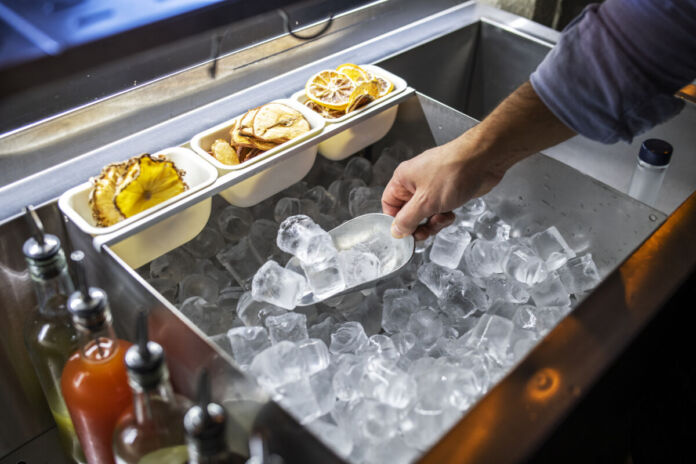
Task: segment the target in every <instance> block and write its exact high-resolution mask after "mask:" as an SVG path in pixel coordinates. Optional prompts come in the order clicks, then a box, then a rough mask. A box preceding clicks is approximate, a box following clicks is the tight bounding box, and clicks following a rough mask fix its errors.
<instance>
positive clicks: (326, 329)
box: [307, 316, 336, 345]
mask: <svg viewBox="0 0 696 464" xmlns="http://www.w3.org/2000/svg"><path fill="white" fill-rule="evenodd" d="M335 325H336V320H335V319H334V318H333V317H331V316H329V317H326V318H324V319H322V320H321V321H320V322H317V323H316V324H314V325H312V326H311V327H309V328H308V329H307V333H308V334H309V336H310V337H311V338H318V339H321V340H322V341H323V342H324V343H326V344H327V345H328V344H330V343H331V332H333V328H334V326H335Z"/></svg>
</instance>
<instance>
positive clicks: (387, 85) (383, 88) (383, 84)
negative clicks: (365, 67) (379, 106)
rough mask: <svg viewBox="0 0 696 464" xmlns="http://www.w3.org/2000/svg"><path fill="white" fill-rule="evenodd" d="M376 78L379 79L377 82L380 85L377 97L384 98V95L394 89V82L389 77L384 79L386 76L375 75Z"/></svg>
mask: <svg viewBox="0 0 696 464" xmlns="http://www.w3.org/2000/svg"><path fill="white" fill-rule="evenodd" d="M375 80H376V81H377V84H378V85H379V97H377V98H382V97H383V96H385V95H387V94H388V93H390V92H391V91H392V90H394V84H392V83H391V82H390V81H388V80H387V79H384V78H382V77H379V76H375Z"/></svg>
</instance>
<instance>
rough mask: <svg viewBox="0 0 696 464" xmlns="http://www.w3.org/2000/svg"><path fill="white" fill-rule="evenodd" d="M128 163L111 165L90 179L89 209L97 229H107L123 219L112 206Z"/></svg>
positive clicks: (114, 206)
mask: <svg viewBox="0 0 696 464" xmlns="http://www.w3.org/2000/svg"><path fill="white" fill-rule="evenodd" d="M127 166H128V162H127V161H124V162H122V163H112V164H109V165H108V166H105V167H104V169H102V172H101V174H100V175H99V176H98V177H94V178H92V184H93V185H92V190H91V191H90V193H89V207H90V209H91V210H92V217H93V218H94V222H95V223H96V224H97V226H98V227H108V226H112V225H114V224H116V223H117V222H119V221H122V220H123V219H125V217H124V216H123V215H122V214H121V212H120V211H119V210H118V208H116V205H115V204H114V195H115V194H116V189H117V188H118V185H119V183H120V182H121V179H122V178H123V176H124V175H125V174H126V170H127Z"/></svg>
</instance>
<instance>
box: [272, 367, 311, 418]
mask: <svg viewBox="0 0 696 464" xmlns="http://www.w3.org/2000/svg"><path fill="white" fill-rule="evenodd" d="M273 399H274V400H276V401H277V402H278V403H280V404H281V405H282V406H283V407H284V408H285V409H287V410H288V411H289V412H290V414H292V415H293V416H294V417H295V419H297V421H298V422H299V423H300V424H305V423H307V422H311V421H313V420H315V419H317V418H319V417H320V416H321V415H322V413H321V408H320V406H319V403H318V402H317V399H316V397H315V396H314V392H313V391H312V385H311V384H310V381H309V379H308V378H306V377H304V378H301V379H299V380H296V381H294V382H288V383H285V384H283V385H280V386H278V387H276V389H275V394H274V395H273Z"/></svg>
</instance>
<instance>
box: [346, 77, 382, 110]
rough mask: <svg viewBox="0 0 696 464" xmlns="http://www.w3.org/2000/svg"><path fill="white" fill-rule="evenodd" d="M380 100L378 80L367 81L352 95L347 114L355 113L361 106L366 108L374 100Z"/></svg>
mask: <svg viewBox="0 0 696 464" xmlns="http://www.w3.org/2000/svg"><path fill="white" fill-rule="evenodd" d="M377 98H379V84H378V83H377V81H376V80H372V81H367V82H363V83H361V84H359V85H358V86H357V87H356V88H355V90H353V93H351V94H350V101H349V102H348V108H346V113H349V112H351V111H355V110H356V109H358V108H360V107H361V106H365V105H367V104H368V103H370V102H371V101H373V100H376V99H377Z"/></svg>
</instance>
